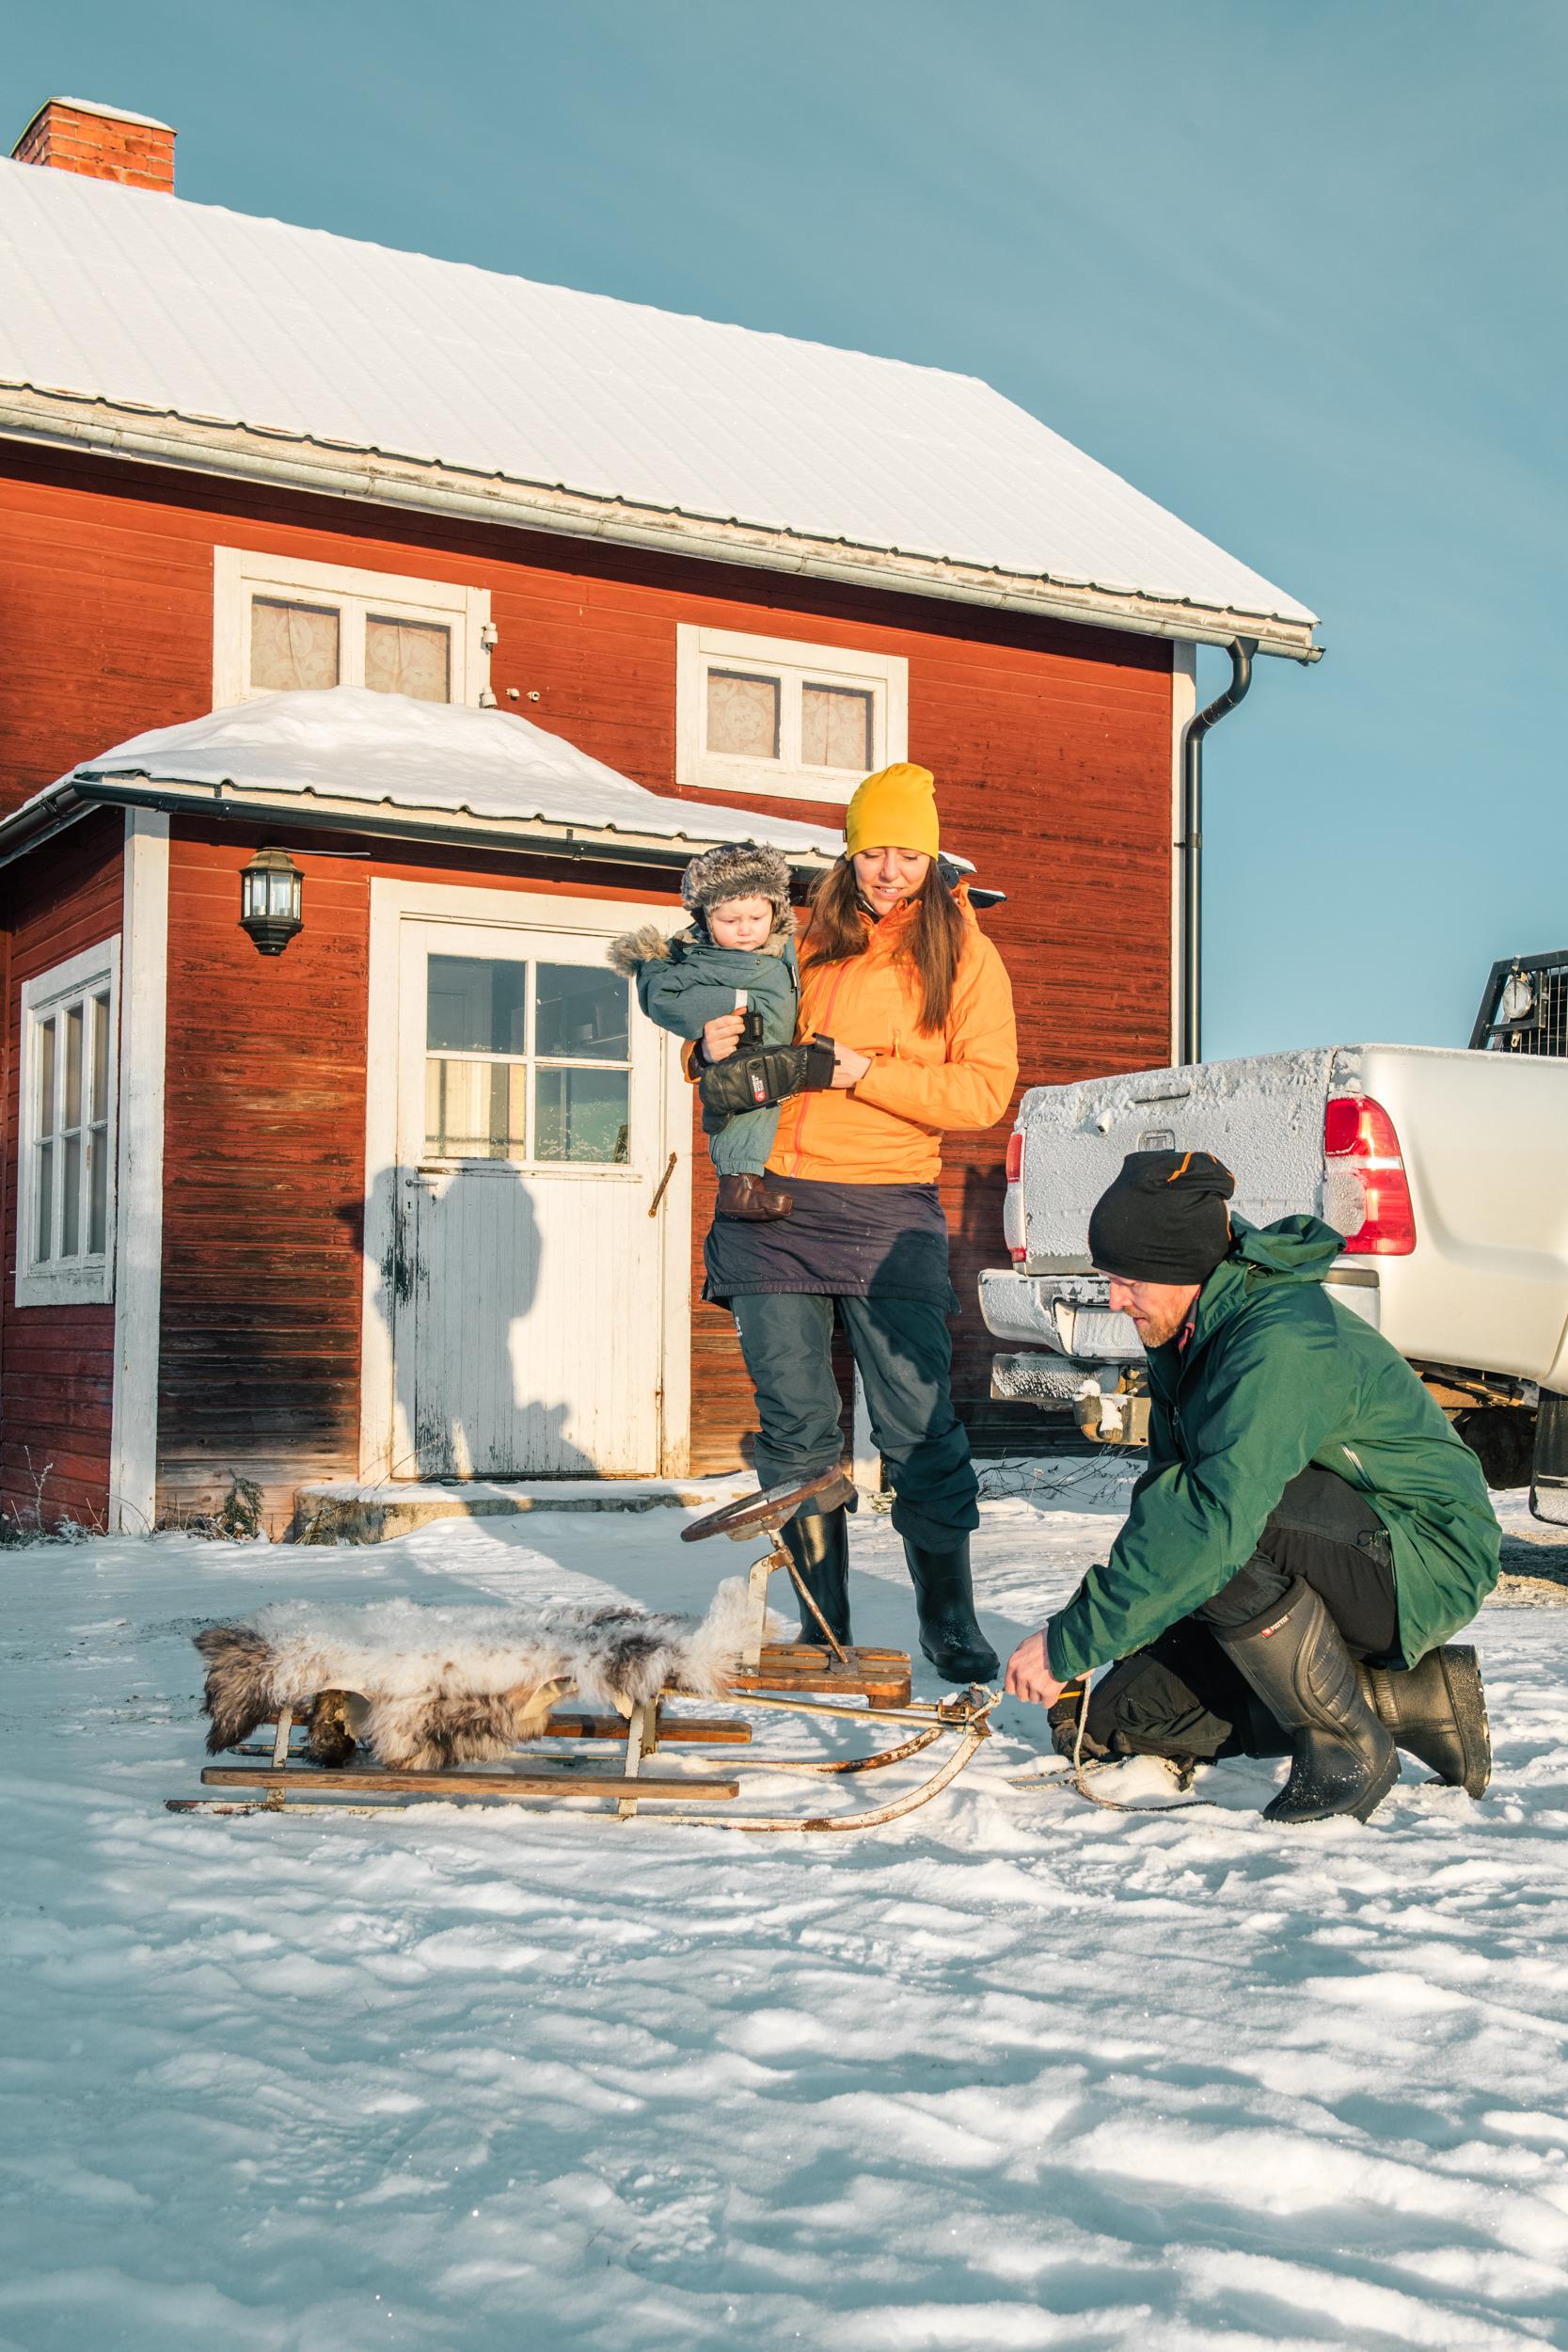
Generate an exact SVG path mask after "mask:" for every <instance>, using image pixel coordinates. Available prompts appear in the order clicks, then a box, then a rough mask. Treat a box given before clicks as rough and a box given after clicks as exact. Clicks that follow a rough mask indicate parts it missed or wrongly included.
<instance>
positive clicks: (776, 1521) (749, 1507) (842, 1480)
mask: <svg viewBox="0 0 1568 2352" xmlns="http://www.w3.org/2000/svg"><path fill="white" fill-rule="evenodd" d="M854 1491H855V1488H854V1485H853V1482H852V1481H851V1480H850V1479H848V1478H847V1477H846V1475H845V1473H844V1471H843V1470H839V1469H837V1468H836V1467H835V1468H834V1469H832V1470H819V1471H818V1472H817V1474H816V1477H815V1478H796V1479H792V1480H791V1481H790V1482H789V1483H788V1485H786V1486H764V1487H763V1489H762V1491H761V1493H760V1494H754V1495H740V1496H737V1498H736V1501H735V1502H721V1504H720V1506H719V1508H718V1510H717V1511H705V1512H704V1513H703V1516H702V1518H700V1519H693V1520H692V1522H691V1524H690V1526H689V1527H683V1528H682V1529H681V1541H682V1543H683V1544H701V1543H705V1541H706V1540H707V1538H708V1536H710V1535H729V1536H732V1537H735V1538H736V1539H738V1538H740V1537H743V1536H746V1535H754V1534H758V1533H759V1532H765V1533H767V1534H777V1532H778V1530H779V1529H780V1528H781V1527H783V1525H784V1521H785V1520H786V1519H788V1518H793V1517H794V1516H795V1513H796V1512H797V1511H798V1510H799V1509H800V1505H801V1503H802V1502H811V1501H812V1500H813V1498H814V1497H820V1499H821V1501H822V1503H823V1506H824V1508H825V1509H827V1510H830V1511H832V1510H836V1509H837V1507H838V1505H839V1504H840V1503H841V1502H848V1501H849V1499H850V1497H851V1496H852V1495H853V1493H854Z"/></svg>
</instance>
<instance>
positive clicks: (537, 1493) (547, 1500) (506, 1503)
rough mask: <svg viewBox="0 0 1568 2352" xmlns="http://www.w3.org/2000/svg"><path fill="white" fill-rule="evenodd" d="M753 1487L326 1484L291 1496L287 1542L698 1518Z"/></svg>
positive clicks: (695, 1483)
mask: <svg viewBox="0 0 1568 2352" xmlns="http://www.w3.org/2000/svg"><path fill="white" fill-rule="evenodd" d="M755 1490H756V1481H755V1479H754V1478H752V1477H749V1476H747V1475H745V1474H744V1473H742V1474H741V1475H739V1476H725V1477H720V1478H520V1479H504V1480H500V1479H494V1480H493V1479H485V1478H470V1479H453V1480H451V1481H450V1482H448V1481H444V1480H443V1481H441V1482H440V1483H439V1484H436V1483H429V1484H426V1483H423V1482H416V1481H413V1480H409V1481H407V1482H404V1481H401V1480H388V1482H387V1483H386V1484H384V1485H381V1486H356V1484H355V1482H354V1481H353V1480H352V1479H328V1480H324V1481H323V1482H322V1483H321V1484H319V1485H317V1486H299V1487H296V1488H295V1490H294V1511H293V1524H292V1526H291V1529H290V1535H289V1540H290V1541H291V1542H293V1543H296V1544H384V1543H389V1542H390V1541H391V1540H392V1539H393V1537H395V1536H398V1535H409V1534H412V1533H413V1532H414V1530H415V1528H417V1527H428V1526H430V1525H431V1524H432V1523H433V1522H434V1521H435V1520H436V1519H481V1518H520V1517H521V1515H522V1514H523V1513H524V1512H525V1511H657V1510H675V1511H703V1510H712V1509H713V1508H714V1507H715V1506H716V1505H717V1504H719V1503H721V1502H732V1501H733V1500H734V1499H735V1498H736V1496H737V1495H744V1494H752V1493H754V1492H755Z"/></svg>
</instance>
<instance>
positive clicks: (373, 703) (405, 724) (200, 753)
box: [17, 686, 844, 865]
mask: <svg viewBox="0 0 1568 2352" xmlns="http://www.w3.org/2000/svg"><path fill="white" fill-rule="evenodd" d="M135 780H141V781H143V782H144V783H145V784H146V785H147V786H149V787H153V786H164V787H175V789H176V790H177V791H178V789H179V787H196V788H195V789H191V790H189V791H187V792H185V793H183V794H182V795H181V797H182V798H186V799H188V800H189V801H190V803H192V805H195V806H211V805H214V804H215V805H217V806H218V807H219V808H221V809H226V810H228V811H230V813H234V814H238V804H239V803H245V804H246V805H247V806H254V805H256V804H257V803H271V804H273V805H275V806H276V807H277V809H278V811H279V813H280V814H286V813H287V812H288V810H289V808H290V806H291V804H293V806H295V807H300V806H302V804H305V803H309V804H310V807H311V811H312V813H313V814H316V815H318V816H321V815H325V814H327V813H329V812H331V811H334V810H341V812H342V817H343V822H344V823H345V824H347V825H350V826H352V824H353V822H354V817H355V812H356V807H358V806H360V805H363V806H364V807H365V808H366V809H369V808H370V807H375V808H377V809H380V810H383V811H386V810H396V811H398V812H400V813H406V814H407V815H408V816H409V817H410V818H416V817H421V816H422V817H425V818H429V817H432V816H436V815H440V816H444V817H446V818H450V819H452V820H456V821H459V822H466V829H467V830H470V831H472V832H473V833H474V834H476V836H477V837H480V838H483V837H485V836H486V835H490V836H496V837H499V836H512V835H515V834H518V833H521V832H526V833H528V834H531V836H533V837H539V836H540V835H543V836H544V837H545V838H546V839H550V840H566V839H569V840H572V841H578V840H581V841H594V842H600V843H606V842H615V843H622V844H625V845H626V846H627V847H634V846H635V847H637V848H640V849H650V850H655V851H656V852H657V853H659V854H661V855H662V856H666V857H667V856H669V855H670V854H671V853H672V852H678V853H680V854H686V853H689V852H693V851H695V850H698V849H701V848H704V847H706V846H709V845H711V844H712V843H714V842H716V841H767V842H770V843H771V844H772V845H773V847H774V848H775V849H778V850H783V851H784V855H785V856H786V857H789V858H792V859H796V860H799V861H800V862H802V863H810V864H813V865H815V864H817V863H820V862H822V861H824V860H827V859H831V858H834V857H837V856H838V855H839V854H840V853H841V852H842V850H843V848H844V839H843V835H842V834H837V833H834V832H833V831H832V828H831V827H824V826H816V825H801V824H792V823H790V822H789V821H788V819H786V818H777V817H773V816H771V815H768V816H759V815H757V814H756V813H755V812H754V811H752V810H748V809H738V808H716V807H713V806H711V805H710V804H709V803H706V802H702V801H676V800H672V799H669V798H668V797H666V796H665V795H664V794H662V793H658V792H649V791H647V790H646V789H645V788H644V787H642V786H641V785H640V784H633V783H632V781H631V779H630V778H629V777H628V776H623V775H621V774H619V773H618V772H617V771H616V770H615V769H613V768H607V767H606V766H605V764H604V762H603V761H602V760H598V759H593V758H590V756H589V755H588V754H587V753H586V752H581V751H578V748H577V746H576V744H575V743H568V742H567V741H566V739H565V738H564V737H563V736H560V735H549V734H547V733H546V730H545V729H544V728H543V727H536V726H534V725H533V724H532V723H531V721H529V720H527V719H522V718H515V717H514V716H513V715H512V713H511V712H510V711H501V710H474V709H470V708H467V707H461V706H458V705H455V704H451V703H431V702H415V701H414V700H412V699H411V698H410V697H409V696H408V695H405V694H378V693H373V692H372V691H371V690H370V689H369V688H368V687H364V686H332V687H327V688H325V689H323V690H321V691H312V692H292V693H277V694H258V695H256V696H255V697H254V698H253V699H252V700H251V701H249V702H244V703H234V704H232V705H230V707H228V708H227V709H222V710H212V711H209V712H208V713H207V715H206V716H205V718H201V719H191V720H187V721H186V722H185V723H184V724H183V725H181V726H173V727H153V728H151V729H150V730H149V732H148V733H146V734H145V735H134V736H132V737H131V739H130V740H129V741H128V742H124V743H119V744H117V745H116V746H115V748H114V750H113V751H108V752H104V753H103V754H101V755H99V756H98V757H97V758H95V759H87V760H84V761H82V763H81V764H80V766H78V767H76V768H73V769H72V770H71V773H70V775H68V776H63V777H62V778H61V779H60V782H59V784H58V785H54V786H51V787H49V793H47V794H38V795H35V798H34V800H33V801H31V802H29V803H27V804H26V806H27V807H28V808H29V809H31V808H33V807H35V806H36V804H37V803H38V802H39V801H41V800H44V799H47V798H48V797H50V795H52V794H55V793H58V792H61V791H62V790H69V789H70V788H71V787H92V786H94V785H103V784H112V783H116V782H120V783H126V782H133V781H135ZM149 797H151V794H150V793H149ZM23 815H24V811H23V810H18V811H17V816H18V817H19V818H20V817H22V816H23Z"/></svg>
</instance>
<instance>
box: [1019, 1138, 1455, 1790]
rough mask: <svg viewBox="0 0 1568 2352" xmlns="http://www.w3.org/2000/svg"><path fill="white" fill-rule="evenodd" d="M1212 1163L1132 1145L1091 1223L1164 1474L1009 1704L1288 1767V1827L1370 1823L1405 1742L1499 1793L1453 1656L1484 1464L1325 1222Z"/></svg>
mask: <svg viewBox="0 0 1568 2352" xmlns="http://www.w3.org/2000/svg"><path fill="white" fill-rule="evenodd" d="M1235 1188H1236V1186H1235V1179H1234V1178H1233V1177H1232V1176H1231V1174H1230V1172H1229V1170H1228V1169H1227V1168H1222V1167H1221V1166H1220V1163H1219V1162H1218V1161H1217V1160H1216V1159H1214V1158H1213V1157H1212V1155H1211V1154H1210V1153H1208V1152H1132V1153H1131V1154H1130V1155H1129V1157H1128V1159H1127V1160H1126V1162H1125V1164H1124V1166H1123V1168H1122V1171H1121V1173H1120V1175H1119V1176H1118V1177H1117V1180H1116V1182H1115V1184H1112V1185H1111V1187H1110V1189H1109V1190H1108V1191H1107V1192H1106V1193H1105V1194H1104V1195H1103V1196H1102V1197H1101V1200H1100V1201H1099V1203H1098V1204H1097V1206H1096V1208H1095V1211H1094V1215H1093V1216H1092V1217H1091V1219H1090V1221H1089V1254H1090V1256H1091V1257H1092V1259H1093V1261H1094V1263H1095V1265H1096V1266H1097V1267H1098V1268H1099V1269H1100V1270H1101V1272H1102V1273H1104V1274H1108V1275H1109V1276H1110V1278H1111V1305H1112V1307H1113V1309H1115V1310H1117V1311H1120V1312H1123V1313H1126V1314H1128V1315H1131V1317H1132V1321H1133V1323H1134V1324H1135V1325H1136V1326H1137V1329H1138V1335H1139V1337H1140V1338H1141V1339H1142V1341H1143V1343H1144V1346H1145V1349H1146V1350H1147V1352H1148V1386H1149V1399H1150V1403H1149V1424H1148V1470H1147V1471H1146V1472H1145V1474H1144V1475H1143V1477H1142V1478H1140V1479H1139V1481H1138V1484H1137V1486H1135V1487H1134V1488H1133V1490H1132V1508H1131V1510H1130V1512H1129V1514H1128V1518H1127V1523H1126V1525H1125V1527H1124V1528H1123V1530H1122V1532H1121V1534H1120V1535H1119V1536H1118V1537H1117V1542H1116V1545H1115V1547H1114V1548H1113V1549H1112V1552H1111V1556H1110V1559H1109V1560H1108V1562H1107V1563H1106V1565H1104V1566H1103V1567H1097V1568H1091V1569H1090V1570H1089V1573H1088V1574H1087V1576H1085V1579H1084V1581H1083V1583H1082V1584H1081V1585H1080V1586H1079V1588H1078V1591H1077V1592H1076V1593H1075V1594H1074V1596H1073V1597H1072V1599H1071V1600H1070V1601H1069V1603H1068V1605H1067V1607H1066V1608H1065V1609H1062V1610H1059V1611H1058V1612H1057V1613H1056V1614H1055V1615H1054V1616H1053V1618H1052V1619H1051V1621H1050V1623H1049V1624H1048V1625H1047V1626H1046V1627H1045V1629H1044V1630H1043V1632H1040V1633H1036V1634H1033V1635H1031V1637H1030V1638H1029V1640H1028V1641H1026V1642H1023V1643H1022V1644H1021V1645H1020V1646H1019V1647H1018V1648H1017V1649H1016V1650H1015V1651H1014V1653H1013V1655H1012V1658H1011V1660H1010V1661H1009V1662H1008V1666H1007V1689H1008V1690H1009V1691H1010V1692H1013V1693H1014V1695H1015V1696H1016V1697H1019V1698H1023V1699H1033V1700H1036V1701H1037V1702H1038V1703H1039V1704H1041V1705H1042V1706H1045V1707H1047V1708H1051V1710H1052V1723H1053V1731H1054V1733H1055V1736H1056V1740H1057V1744H1058V1746H1060V1747H1062V1748H1063V1749H1064V1751H1065V1752H1066V1753H1068V1754H1071V1752H1072V1747H1073V1741H1074V1738H1075V1735H1076V1731H1077V1724H1078V1705H1079V1694H1078V1692H1075V1691H1073V1690H1072V1689H1070V1688H1069V1686H1070V1685H1071V1684H1072V1683H1073V1682H1074V1680H1075V1678H1077V1677H1082V1676H1084V1675H1085V1674H1087V1673H1088V1672H1089V1671H1090V1670H1091V1669H1093V1668H1095V1667H1097V1666H1101V1665H1106V1664H1108V1663H1109V1662H1110V1661H1112V1660H1117V1661H1119V1662H1118V1663H1117V1664H1116V1665H1115V1667H1114V1668H1113V1670H1112V1672H1111V1673H1109V1674H1107V1675H1105V1676H1103V1677H1101V1680H1100V1681H1099V1682H1098V1683H1097V1684H1095V1686H1094V1689H1093V1692H1092V1696H1091V1700H1090V1704H1089V1711H1088V1719H1087V1722H1086V1724H1085V1726H1084V1751H1085V1754H1086V1755H1089V1756H1132V1755H1139V1754H1143V1755H1154V1756H1168V1757H1170V1758H1172V1759H1173V1760H1175V1761H1178V1762H1180V1763H1189V1762H1192V1761H1198V1762H1210V1761H1212V1760H1213V1759H1214V1758H1215V1757H1218V1756H1238V1755H1249V1756H1269V1755H1273V1756H1279V1755H1284V1754H1289V1755H1290V1756H1291V1773H1290V1778H1289V1779H1288V1780H1287V1781H1286V1783H1285V1786H1284V1788H1282V1789H1281V1790H1280V1792H1279V1794H1278V1795H1277V1796H1276V1797H1275V1800H1274V1802H1273V1803H1272V1804H1269V1805H1268V1806H1266V1807H1265V1808H1264V1809H1265V1811H1266V1813H1267V1814H1268V1816H1269V1818H1270V1819H1271V1820H1276V1821H1318V1820H1325V1819H1326V1818H1327V1817H1328V1816H1329V1815H1330V1814H1335V1813H1350V1814H1354V1816H1355V1817H1356V1818H1357V1819H1358V1820H1366V1819H1367V1817H1368V1815H1369V1814H1370V1812H1371V1811H1372V1809H1373V1807H1374V1806H1375V1805H1377V1804H1380V1803H1381V1801H1382V1799H1383V1798H1384V1797H1385V1796H1386V1794H1387V1792H1388V1790H1389V1789H1390V1788H1392V1787H1393V1784H1394V1782H1395V1780H1396V1779H1397V1778H1398V1777H1399V1769H1400V1767H1399V1757H1398V1755H1397V1753H1396V1749H1397V1748H1400V1747H1402V1748H1404V1749H1406V1750H1407V1751H1408V1752H1409V1753H1410V1754H1411V1755H1413V1756H1418V1757H1419V1758H1420V1759H1421V1760H1422V1761H1423V1762H1425V1763H1427V1764H1429V1765H1431V1766H1432V1768H1433V1770H1434V1771H1435V1772H1437V1773H1438V1775H1439V1777H1440V1778H1442V1779H1444V1780H1447V1781H1449V1782H1452V1783H1454V1784H1455V1785H1457V1786H1461V1787H1464V1788H1467V1789H1468V1790H1469V1792H1470V1794H1471V1795H1472V1796H1479V1795H1480V1794H1481V1790H1482V1789H1483V1788H1485V1786H1486V1780H1487V1774H1488V1772H1489V1769H1490V1761H1489V1752H1488V1746H1487V1733H1486V1714H1485V1708H1484V1704H1483V1701H1482V1696H1481V1677H1480V1674H1479V1672H1478V1670H1477V1667H1476V1662H1475V1652H1474V1651H1473V1650H1472V1649H1469V1648H1467V1647H1464V1646H1461V1647H1457V1648H1448V1647H1445V1646H1444V1645H1445V1644H1447V1643H1448V1641H1449V1636H1450V1635H1451V1634H1453V1633H1455V1632H1457V1631H1458V1629H1460V1627H1462V1626H1464V1625H1465V1624H1467V1623H1468V1621H1469V1620H1470V1618H1471V1617H1473V1616H1474V1615H1475V1613H1476V1611H1477V1610H1478V1609H1479V1608H1480V1606H1481V1601H1482V1600H1483V1598H1484V1597H1485V1596H1486V1595H1487V1593H1489V1592H1490V1591H1491V1589H1492V1587H1493V1585H1494V1584H1495V1583H1496V1582H1497V1561H1498V1546H1499V1532H1498V1528H1497V1519H1496V1518H1495V1516H1494V1514H1493V1511H1492V1507H1491V1504H1490V1502H1489V1501H1488V1499H1487V1493H1486V1486H1485V1483H1484V1481H1483V1479H1482V1477H1481V1466H1480V1464H1479V1463H1478V1462H1477V1460H1476V1457H1475V1455H1474V1454H1472V1453H1471V1452H1470V1451H1469V1448H1468V1447H1467V1446H1466V1445H1465V1443H1464V1441H1463V1440H1462V1439H1461V1438H1458V1437H1456V1436H1455V1435H1454V1432H1453V1430H1452V1429H1451V1428H1450V1427H1449V1423H1448V1422H1447V1421H1446V1420H1445V1419H1444V1417H1443V1414H1442V1413H1441V1412H1440V1411H1439V1409H1438V1407H1437V1406H1436V1405H1434V1404H1433V1400H1432V1398H1431V1397H1430V1396H1429V1395H1428V1394H1427V1392H1426V1391H1425V1389H1423V1388H1422V1386H1421V1384H1420V1382H1419V1380H1418V1378H1417V1377H1416V1375H1415V1374H1414V1373H1413V1372H1412V1371H1411V1369H1410V1366H1409V1365H1408V1364H1407V1363H1406V1362H1405V1361H1404V1359H1403V1358H1402V1356H1399V1355H1397V1354H1396V1353H1395V1351H1394V1349H1393V1348H1392V1347H1390V1346H1389V1344H1388V1343H1387V1341H1386V1340H1384V1339H1382V1338H1380V1337H1379V1335H1378V1333H1377V1332H1376V1331H1374V1330H1373V1329H1372V1327H1371V1326H1370V1324H1368V1323H1365V1322H1363V1321H1362V1320H1361V1318H1360V1317H1359V1316H1357V1315H1355V1314H1354V1313H1352V1312H1351V1311H1349V1310H1348V1309H1347V1308H1346V1307H1344V1306H1342V1305H1341V1304H1340V1303H1339V1300H1338V1298H1337V1297H1336V1296H1335V1295H1334V1294H1333V1292H1332V1291H1330V1290H1327V1289H1325V1288H1324V1286H1323V1277H1324V1275H1325V1274H1326V1272H1327V1270H1328V1268H1329V1266H1330V1265H1331V1264H1332V1263H1333V1262H1334V1260H1335V1258H1336V1257H1337V1256H1338V1253H1339V1251H1340V1249H1341V1248H1342V1247H1343V1243H1342V1239H1341V1237H1340V1235H1339V1234H1338V1233H1336V1232H1332V1231H1331V1230H1330V1228H1329V1227H1328V1226H1326V1225H1323V1224H1321V1223H1320V1222H1319V1221H1318V1219H1317V1218H1316V1217H1310V1216H1288V1217H1283V1218H1281V1219H1280V1221H1279V1223H1278V1224H1276V1225H1269V1226H1265V1227H1256V1226H1252V1225H1249V1224H1248V1223H1247V1222H1246V1220H1245V1219H1244V1218H1243V1217H1242V1216H1235V1217H1232V1216H1231V1215H1230V1213H1229V1211H1228V1210H1227V1205H1226V1204H1227V1201H1228V1200H1229V1199H1230V1196H1231V1194H1232V1193H1233V1192H1234V1191H1235Z"/></svg>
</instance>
